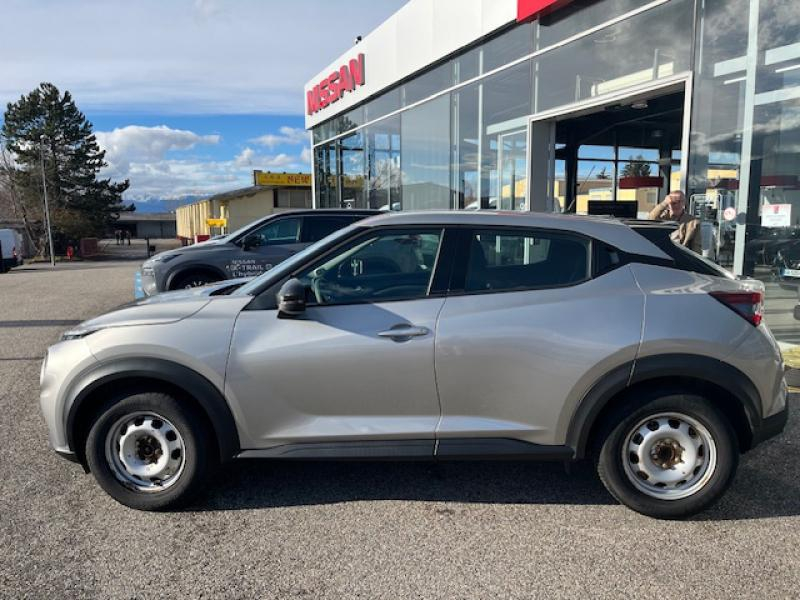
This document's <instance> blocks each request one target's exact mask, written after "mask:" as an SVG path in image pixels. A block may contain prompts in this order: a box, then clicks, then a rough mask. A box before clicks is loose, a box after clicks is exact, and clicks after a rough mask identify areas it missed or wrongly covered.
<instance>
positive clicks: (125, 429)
mask: <svg viewBox="0 0 800 600" xmlns="http://www.w3.org/2000/svg"><path fill="white" fill-rule="evenodd" d="M105 447H106V461H107V463H108V465H109V467H110V468H111V472H112V473H113V474H114V477H116V479H117V480H118V481H119V482H120V483H122V484H123V485H124V486H125V487H127V488H129V489H132V490H134V491H137V492H146V493H153V492H161V491H164V490H165V489H168V488H169V487H171V486H172V485H174V484H175V483H176V482H177V481H178V479H180V476H181V474H182V473H183V469H184V467H185V465H186V447H185V444H184V441H183V437H182V436H181V433H180V431H178V428H177V427H175V425H173V424H172V423H171V422H170V421H169V420H168V419H166V418H164V417H162V416H161V415H159V414H156V413H153V412H137V413H131V414H127V415H125V416H123V417H120V418H119V419H117V420H116V421H115V422H114V424H113V425H112V426H111V428H110V429H109V430H108V434H107V436H106V444H105Z"/></svg>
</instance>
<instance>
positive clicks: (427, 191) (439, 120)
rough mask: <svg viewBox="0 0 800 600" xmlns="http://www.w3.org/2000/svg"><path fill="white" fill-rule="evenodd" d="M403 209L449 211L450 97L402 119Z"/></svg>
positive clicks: (426, 105) (438, 100) (416, 110)
mask: <svg viewBox="0 0 800 600" xmlns="http://www.w3.org/2000/svg"><path fill="white" fill-rule="evenodd" d="M400 148H401V159H400V164H401V169H402V175H401V177H402V186H403V193H402V197H403V198H402V207H403V209H404V210H421V209H432V208H439V209H447V208H450V206H451V205H450V97H449V96H442V97H440V98H437V99H435V100H431V101H430V102H426V103H425V104H421V105H419V106H417V107H415V108H413V109H411V110H409V111H407V112H405V113H403V116H402V119H401V137H400Z"/></svg>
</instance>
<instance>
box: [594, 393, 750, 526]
mask: <svg viewBox="0 0 800 600" xmlns="http://www.w3.org/2000/svg"><path fill="white" fill-rule="evenodd" d="M642 401H643V402H642ZM634 402H635V400H634ZM612 422H616V426H614V427H613V428H611V429H610V432H609V433H608V435H607V436H606V438H605V440H604V442H603V444H602V447H601V449H600V452H599V457H598V473H599V475H600V479H601V480H602V481H603V483H604V484H605V486H606V488H607V489H608V491H609V492H610V493H611V494H612V495H613V496H614V497H615V498H616V499H617V500H619V501H620V502H621V503H623V504H625V505H626V506H628V507H629V508H632V509H633V510H635V511H637V512H639V513H642V514H645V515H648V516H651V517H655V518H658V519H680V518H686V517H690V516H692V515H695V514H697V513H699V512H701V511H703V510H705V509H707V508H709V507H710V506H711V505H713V504H714V503H715V502H716V501H717V500H719V498H720V497H721V496H722V495H723V494H724V493H725V491H726V490H727V489H728V487H729V486H730V484H731V482H732V481H733V477H734V475H735V474H736V468H737V466H738V462H739V450H738V445H737V440H736V434H735V433H734V432H733V430H732V428H731V426H730V424H729V423H728V421H727V419H726V418H725V417H724V416H723V415H722V414H720V413H719V411H718V410H717V409H716V408H715V407H714V406H713V405H712V404H711V403H710V402H709V401H708V400H706V399H705V398H702V397H700V396H695V395H686V394H677V395H664V396H660V397H654V398H650V399H639V404H632V403H630V402H629V403H628V404H627V406H625V407H623V408H622V409H621V410H619V411H618V412H617V413H616V419H615V420H614V421H612Z"/></svg>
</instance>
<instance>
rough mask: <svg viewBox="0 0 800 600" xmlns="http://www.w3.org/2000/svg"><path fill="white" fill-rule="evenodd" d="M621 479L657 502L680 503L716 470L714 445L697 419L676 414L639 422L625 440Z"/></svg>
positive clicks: (658, 415)
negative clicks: (623, 478) (678, 501)
mask: <svg viewBox="0 0 800 600" xmlns="http://www.w3.org/2000/svg"><path fill="white" fill-rule="evenodd" d="M622 464H623V465H624V471H625V475H626V476H627V477H628V479H629V480H630V482H631V483H632V484H633V485H634V487H635V488H636V489H637V490H639V491H640V492H642V493H643V494H646V495H647V496H650V497H651V498H657V499H659V500H670V501H671V500H682V499H684V498H688V497H689V496H692V495H694V494H696V493H697V492H698V491H700V490H701V489H702V488H703V487H704V486H705V485H706V484H707V483H708V481H709V480H710V479H711V477H712V476H713V475H714V472H715V471H716V468H717V444H716V442H715V441H714V438H713V436H712V435H711V433H710V432H709V430H708V428H707V427H706V426H705V425H703V424H702V423H701V422H700V421H698V420H697V419H695V418H693V417H690V416H688V415H685V414H683V413H677V412H666V413H659V414H656V415H652V416H649V417H647V418H646V419H642V420H641V421H640V422H639V423H637V424H636V425H635V426H634V427H632V428H631V429H630V430H629V432H628V434H627V435H626V436H625V442H624V444H623V446H622Z"/></svg>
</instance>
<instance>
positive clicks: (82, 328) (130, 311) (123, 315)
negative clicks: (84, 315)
mask: <svg viewBox="0 0 800 600" xmlns="http://www.w3.org/2000/svg"><path fill="white" fill-rule="evenodd" d="M210 301H211V299H210V298H208V297H207V296H198V297H195V298H191V297H190V298H183V299H176V300H175V301H174V302H148V301H147V300H145V301H142V302H134V303H132V304H127V305H124V306H121V307H120V308H118V309H116V310H113V311H111V312H109V313H106V314H104V315H101V316H99V317H95V318H94V319H89V320H88V321H84V322H83V323H81V324H80V325H78V326H77V327H75V328H74V329H72V330H70V331H67V332H66V333H65V334H64V335H63V336H62V339H75V338H80V337H84V336H86V335H89V334H90V333H92V332H95V331H99V330H101V329H108V328H109V327H128V326H131V325H159V324H164V323H174V322H176V321H180V320H181V319H185V318H187V317H191V316H192V315H193V314H195V313H196V312H197V311H199V310H200V309H201V308H203V307H204V306H205V305H206V304H208V303H209V302H210Z"/></svg>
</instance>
